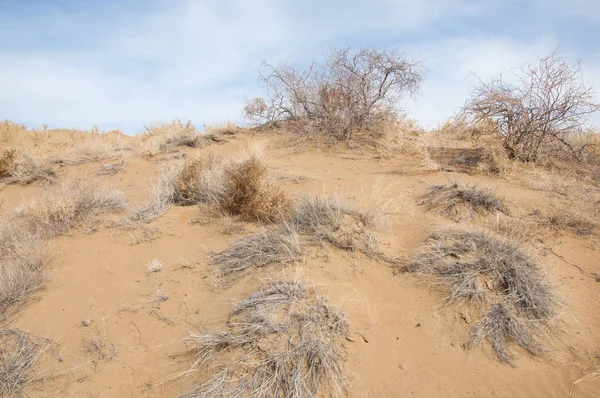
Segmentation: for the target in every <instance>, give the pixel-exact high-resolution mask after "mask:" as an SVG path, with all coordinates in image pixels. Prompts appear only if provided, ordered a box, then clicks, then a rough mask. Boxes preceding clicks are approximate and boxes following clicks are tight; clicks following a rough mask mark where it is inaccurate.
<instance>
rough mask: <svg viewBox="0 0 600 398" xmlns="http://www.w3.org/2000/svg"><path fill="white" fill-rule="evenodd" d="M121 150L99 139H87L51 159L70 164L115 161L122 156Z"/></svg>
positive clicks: (55, 161)
mask: <svg viewBox="0 0 600 398" xmlns="http://www.w3.org/2000/svg"><path fill="white" fill-rule="evenodd" d="M122 150H123V148H121V147H115V146H112V145H108V144H106V143H104V142H102V141H99V140H87V141H84V142H82V143H80V144H78V145H76V146H75V147H74V148H73V149H72V150H70V151H69V152H67V153H64V154H61V155H59V156H56V157H54V158H53V159H52V161H53V162H54V163H62V164H67V165H71V166H74V165H80V164H86V163H96V162H101V161H107V160H112V161H116V160H119V159H121V158H122V157H123V153H122Z"/></svg>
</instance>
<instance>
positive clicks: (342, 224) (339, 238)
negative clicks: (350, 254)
mask: <svg viewBox="0 0 600 398" xmlns="http://www.w3.org/2000/svg"><path fill="white" fill-rule="evenodd" d="M386 211H387V209H386V206H384V205H382V204H379V206H370V207H369V208H368V211H365V212H360V211H358V210H355V209H352V208H350V207H348V206H347V205H346V203H344V201H343V199H342V198H341V197H340V196H336V195H334V196H330V197H319V196H315V197H309V196H305V197H302V198H301V199H300V200H299V201H298V202H297V203H296V206H295V209H294V213H293V216H292V218H291V220H292V221H291V222H292V223H293V224H294V225H296V226H297V228H298V230H299V231H300V232H301V233H302V234H304V235H307V236H308V237H309V239H310V240H312V241H313V242H327V243H329V244H330V245H332V246H334V247H337V248H340V249H343V250H349V251H358V252H361V253H363V254H365V255H367V256H369V257H373V258H383V254H382V253H381V252H380V251H379V249H378V248H377V243H378V239H377V237H376V235H375V233H374V232H373V231H374V230H375V229H377V228H378V227H379V226H380V223H381V222H382V221H383V218H384V217H383V216H382V215H383V214H385V213H386Z"/></svg>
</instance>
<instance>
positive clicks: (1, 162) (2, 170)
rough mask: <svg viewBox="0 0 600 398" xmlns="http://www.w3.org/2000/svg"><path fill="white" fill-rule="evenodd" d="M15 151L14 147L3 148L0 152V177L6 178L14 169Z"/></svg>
mask: <svg viewBox="0 0 600 398" xmlns="http://www.w3.org/2000/svg"><path fill="white" fill-rule="evenodd" d="M16 157H17V152H16V151H15V150H14V149H10V150H5V151H4V152H2V154H0V178H8V177H10V176H11V175H12V173H13V170H14V169H15V158H16Z"/></svg>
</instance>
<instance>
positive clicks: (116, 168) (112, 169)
mask: <svg viewBox="0 0 600 398" xmlns="http://www.w3.org/2000/svg"><path fill="white" fill-rule="evenodd" d="M123 170H125V162H124V161H123V160H121V161H120V162H113V163H103V164H101V165H100V167H98V168H97V169H96V171H94V174H96V175H104V176H113V175H115V174H117V173H119V172H121V171H123Z"/></svg>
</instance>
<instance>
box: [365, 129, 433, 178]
mask: <svg viewBox="0 0 600 398" xmlns="http://www.w3.org/2000/svg"><path fill="white" fill-rule="evenodd" d="M381 131H382V134H381V137H379V139H378V140H376V142H375V151H376V152H377V155H378V156H379V158H380V159H382V160H385V159H389V158H391V157H393V156H395V155H396V154H398V153H404V154H408V155H411V156H413V157H415V158H416V159H417V160H418V161H419V164H418V166H419V167H420V168H422V169H425V170H428V171H434V170H438V169H439V166H438V165H437V164H436V162H435V161H434V160H433V159H432V157H431V153H430V151H429V149H428V146H431V144H432V139H433V137H432V135H431V133H430V132H428V131H425V130H423V129H422V128H420V127H419V126H417V124H416V122H415V121H414V120H412V119H399V120H396V121H393V122H391V123H389V124H388V125H387V126H382V127H381Z"/></svg>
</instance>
